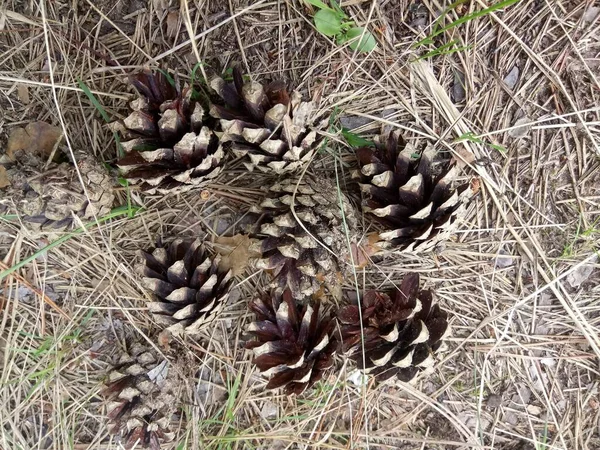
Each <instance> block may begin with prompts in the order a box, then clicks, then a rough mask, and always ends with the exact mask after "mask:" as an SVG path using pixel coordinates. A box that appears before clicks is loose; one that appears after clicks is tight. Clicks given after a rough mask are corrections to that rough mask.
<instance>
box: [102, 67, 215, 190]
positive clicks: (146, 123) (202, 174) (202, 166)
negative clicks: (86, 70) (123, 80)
mask: <svg viewBox="0 0 600 450" xmlns="http://www.w3.org/2000/svg"><path fill="white" fill-rule="evenodd" d="M130 80H131V83H132V84H133V86H134V87H135V88H136V90H137V91H138V92H139V94H140V98H138V99H137V100H134V101H133V102H131V109H132V110H133V111H132V113H131V114H130V115H129V116H128V117H127V118H126V119H125V120H124V121H123V123H117V124H115V126H114V128H115V129H116V130H117V131H120V132H121V134H122V136H123V142H122V145H123V149H124V150H125V151H126V152H127V154H126V155H125V156H124V157H123V158H121V159H120V160H119V161H118V162H117V165H118V166H119V168H120V169H121V170H122V171H123V174H124V176H125V178H127V180H128V181H129V182H131V183H132V184H138V183H139V184H140V187H141V189H142V190H143V191H145V192H148V193H150V194H152V193H155V192H160V193H166V192H170V191H177V192H182V191H185V190H189V189H192V188H194V187H198V186H202V185H204V184H206V183H208V182H209V181H210V180H212V179H214V178H215V177H216V176H217V175H218V174H219V173H220V172H221V163H222V159H223V156H224V153H223V149H222V147H221V144H220V142H219V139H218V138H217V135H216V134H215V133H214V132H213V130H212V129H211V128H210V127H209V126H207V124H206V123H205V122H204V110H203V108H202V106H201V105H200V103H198V102H196V101H194V100H192V90H191V89H190V88H186V89H184V90H183V91H181V90H180V88H179V86H175V87H174V86H173V85H172V84H171V83H170V82H169V80H168V79H167V77H166V76H165V75H164V74H163V73H162V72H155V73H151V72H142V73H139V74H137V75H133V76H132V77H131V78H130Z"/></svg>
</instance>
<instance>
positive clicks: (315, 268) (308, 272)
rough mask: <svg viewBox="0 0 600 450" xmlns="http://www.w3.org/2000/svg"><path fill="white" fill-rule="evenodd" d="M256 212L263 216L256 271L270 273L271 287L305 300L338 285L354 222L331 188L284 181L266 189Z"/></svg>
mask: <svg viewBox="0 0 600 450" xmlns="http://www.w3.org/2000/svg"><path fill="white" fill-rule="evenodd" d="M255 212H256V213H262V214H263V216H262V222H261V224H260V234H261V235H262V236H263V239H262V240H261V241H259V243H258V244H257V245H256V247H257V248H256V249H255V250H257V251H258V252H260V253H261V254H262V258H261V259H260V260H259V262H258V264H257V267H258V268H262V269H267V270H272V272H273V277H274V283H273V287H276V288H279V289H280V290H283V289H285V288H286V287H289V288H290V289H291V291H292V295H293V296H294V298H303V297H304V296H309V295H312V294H314V293H316V292H317V291H319V290H320V289H321V287H322V285H323V284H326V285H328V286H330V287H332V286H338V285H339V284H340V282H341V280H342V279H343V278H344V276H345V273H346V271H347V270H348V268H349V265H348V262H349V261H350V257H349V251H348V246H349V242H352V241H353V240H354V236H355V230H356V229H357V223H358V220H357V218H356V215H355V212H354V208H353V207H352V205H351V204H350V202H349V200H348V199H347V198H346V196H345V195H344V194H343V193H342V192H340V190H339V189H338V188H337V186H336V185H335V184H333V183H332V182H331V181H329V180H327V179H316V178H313V177H310V176H305V177H304V178H302V179H299V178H290V179H287V180H283V181H281V182H279V183H276V184H274V185H273V186H271V187H270V188H269V193H268V195H267V197H266V198H265V199H264V200H263V201H262V202H261V203H260V205H259V206H258V208H256V209H255Z"/></svg>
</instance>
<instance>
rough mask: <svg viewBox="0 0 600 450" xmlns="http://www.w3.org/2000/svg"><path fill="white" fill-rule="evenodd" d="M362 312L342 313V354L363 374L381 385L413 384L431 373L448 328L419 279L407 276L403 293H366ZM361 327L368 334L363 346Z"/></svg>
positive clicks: (350, 309)
mask: <svg viewBox="0 0 600 450" xmlns="http://www.w3.org/2000/svg"><path fill="white" fill-rule="evenodd" d="M360 311H361V312H362V327H361V318H360V315H359V307H358V306H357V305H350V306H346V307H344V308H342V309H340V311H339V313H338V319H339V320H340V322H341V323H342V339H343V349H344V352H347V353H348V354H349V355H350V357H351V358H352V359H353V360H354V361H356V362H357V364H358V367H359V369H361V370H364V371H365V373H367V374H371V375H374V376H375V377H376V378H377V380H379V381H383V380H386V379H388V378H391V377H394V376H396V377H397V378H398V379H399V380H401V381H410V380H411V379H412V378H414V377H415V376H416V375H417V374H418V373H419V372H420V371H422V370H425V369H428V368H430V367H431V366H432V365H433V363H434V354H435V352H436V351H437V350H438V349H439V348H440V346H441V344H442V337H443V336H444V334H445V333H446V330H447V328H448V321H447V315H446V313H445V312H443V311H442V310H441V309H440V307H439V306H438V305H434V304H433V293H432V292H431V291H428V290H419V275H417V274H409V275H407V276H406V277H404V280H402V284H401V285H400V287H399V288H396V289H393V290H390V291H387V292H378V291H367V292H365V295H364V296H363V298H362V304H361V308H360ZM361 328H362V329H363V335H364V366H363V347H362V345H361Z"/></svg>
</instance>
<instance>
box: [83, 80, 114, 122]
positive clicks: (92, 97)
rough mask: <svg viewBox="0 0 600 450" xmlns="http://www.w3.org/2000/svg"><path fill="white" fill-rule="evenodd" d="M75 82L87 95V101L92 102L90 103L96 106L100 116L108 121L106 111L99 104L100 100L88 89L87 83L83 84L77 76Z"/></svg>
mask: <svg viewBox="0 0 600 450" xmlns="http://www.w3.org/2000/svg"><path fill="white" fill-rule="evenodd" d="M77 84H78V85H79V88H80V89H81V90H82V91H83V93H84V94H85V95H86V96H87V98H88V99H89V101H90V102H92V105H94V108H96V109H97V110H98V112H99V113H100V115H101V116H102V118H103V119H104V121H105V122H106V123H110V117H109V116H108V113H107V112H106V110H105V109H104V107H103V106H102V105H101V104H100V102H99V101H98V99H97V98H96V96H95V95H94V94H93V93H92V91H90V88H89V87H87V84H85V83H84V82H83V81H82V80H81V79H79V78H77Z"/></svg>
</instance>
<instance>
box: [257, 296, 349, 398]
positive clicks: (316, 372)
mask: <svg viewBox="0 0 600 450" xmlns="http://www.w3.org/2000/svg"><path fill="white" fill-rule="evenodd" d="M249 307H250V309H251V310H252V311H253V312H254V313H255V314H256V319H257V321H256V322H254V323H252V324H250V326H249V328H248V332H249V333H250V334H252V335H253V336H254V337H255V338H256V339H255V340H253V341H250V342H248V343H247V344H246V348H249V349H252V350H253V352H254V364H256V365H257V367H258V369H259V370H260V371H261V372H262V373H263V375H264V376H265V377H268V378H269V383H268V384H267V389H276V388H279V387H283V388H284V390H285V392H286V393H287V394H300V393H302V392H304V391H305V390H306V389H308V388H310V387H311V386H312V385H313V384H315V383H316V382H317V381H319V380H320V379H321V378H322V377H323V374H324V373H325V371H326V370H327V369H329V368H330V367H331V366H332V365H333V356H334V354H335V352H336V350H337V347H338V342H337V340H336V339H335V337H334V327H335V322H334V319H332V318H330V317H321V316H320V315H319V309H320V308H319V303H311V302H310V301H308V300H307V304H306V306H299V304H298V303H297V302H296V300H294V298H293V297H292V293H291V291H290V290H289V289H286V290H285V291H283V293H277V292H275V291H274V292H272V293H271V295H269V294H263V295H262V296H260V297H258V298H256V299H255V300H254V301H252V302H251V303H250V305H249Z"/></svg>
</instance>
